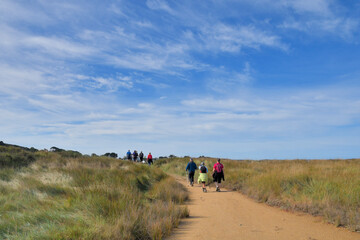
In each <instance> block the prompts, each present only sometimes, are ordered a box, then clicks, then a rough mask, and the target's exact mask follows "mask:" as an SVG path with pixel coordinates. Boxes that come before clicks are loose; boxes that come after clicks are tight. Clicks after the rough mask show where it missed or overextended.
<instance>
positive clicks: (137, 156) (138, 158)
mask: <svg viewBox="0 0 360 240" xmlns="http://www.w3.org/2000/svg"><path fill="white" fill-rule="evenodd" d="M126 159H127V160H129V161H134V162H142V163H146V161H145V159H144V153H143V152H142V151H140V153H138V152H137V151H136V150H134V152H133V153H131V151H130V150H128V151H127V153H126ZM146 159H147V163H148V164H149V165H151V164H153V157H152V155H151V152H150V153H149V155H148V156H147V158H146Z"/></svg>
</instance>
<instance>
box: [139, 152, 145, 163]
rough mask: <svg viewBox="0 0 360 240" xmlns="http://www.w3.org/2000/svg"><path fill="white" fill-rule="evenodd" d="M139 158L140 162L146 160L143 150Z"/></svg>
mask: <svg viewBox="0 0 360 240" xmlns="http://www.w3.org/2000/svg"><path fill="white" fill-rule="evenodd" d="M139 158H140V162H142V161H143V160H144V154H143V152H142V151H141V152H140V154H139Z"/></svg>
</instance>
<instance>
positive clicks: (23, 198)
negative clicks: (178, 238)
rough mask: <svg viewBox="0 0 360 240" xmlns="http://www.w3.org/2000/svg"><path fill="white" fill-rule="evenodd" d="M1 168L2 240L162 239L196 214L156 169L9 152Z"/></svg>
mask: <svg viewBox="0 0 360 240" xmlns="http://www.w3.org/2000/svg"><path fill="white" fill-rule="evenodd" d="M0 166H1V168H0V239H163V237H164V236H167V235H168V234H169V233H170V232H171V230H172V228H173V227H175V226H177V225H178V223H179V220H180V219H181V218H182V217H186V216H188V214H189V213H188V210H187V209H186V207H184V206H181V205H180V204H182V203H183V202H184V201H185V200H186V199H187V197H188V195H187V192H186V190H185V189H184V187H183V186H182V185H180V184H178V183H177V182H176V181H175V180H174V179H173V178H171V177H168V176H167V175H166V174H165V173H164V172H163V171H162V170H160V169H159V168H156V167H153V166H151V167H149V166H147V165H143V164H135V163H132V162H127V161H123V160H118V159H113V158H108V157H85V156H81V157H79V156H78V157H76V158H74V157H66V153H65V154H60V153H52V152H41V151H38V152H28V151H25V150H22V149H18V148H16V147H3V146H1V147H0Z"/></svg>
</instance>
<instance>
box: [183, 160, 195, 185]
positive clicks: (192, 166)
mask: <svg viewBox="0 0 360 240" xmlns="http://www.w3.org/2000/svg"><path fill="white" fill-rule="evenodd" d="M196 169H197V166H196V163H194V160H193V159H192V158H190V161H189V163H188V164H187V165H186V169H185V171H187V172H188V177H189V183H190V186H193V185H194V174H195V170H196Z"/></svg>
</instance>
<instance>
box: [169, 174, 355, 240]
mask: <svg viewBox="0 0 360 240" xmlns="http://www.w3.org/2000/svg"><path fill="white" fill-rule="evenodd" d="M175 178H176V179H177V180H178V181H179V182H181V183H182V184H184V185H185V186H187V183H186V181H185V178H181V177H175ZM187 188H188V190H189V192H190V201H189V203H188V208H189V210H190V217H189V218H187V219H184V220H183V221H182V222H181V224H180V226H179V227H178V228H177V229H175V231H174V233H173V234H172V235H171V236H170V237H169V238H168V240H177V239H179V240H186V239H191V240H202V239H206V240H211V239H217V240H222V239H225V240H233V239H239V240H241V239H243V240H253V239H256V240H269V239H272V240H355V239H356V240H360V233H355V232H350V231H348V230H346V229H343V228H336V227H335V226H334V225H331V224H327V223H324V221H323V220H322V219H321V218H319V217H313V216H310V215H307V214H301V213H290V212H286V211H284V210H281V209H278V208H274V207H270V206H267V205H266V204H262V203H256V202H255V201H253V200H251V199H249V198H247V197H246V196H244V195H242V194H240V193H238V192H232V191H226V190H224V191H222V192H216V191H215V188H214V187H212V188H210V189H209V188H208V192H207V193H203V192H202V189H201V187H200V185H198V184H195V186H194V187H188V186H187Z"/></svg>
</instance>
